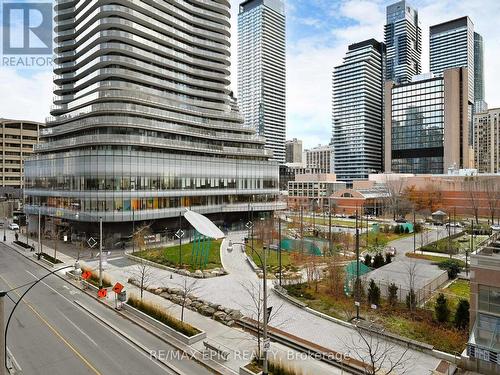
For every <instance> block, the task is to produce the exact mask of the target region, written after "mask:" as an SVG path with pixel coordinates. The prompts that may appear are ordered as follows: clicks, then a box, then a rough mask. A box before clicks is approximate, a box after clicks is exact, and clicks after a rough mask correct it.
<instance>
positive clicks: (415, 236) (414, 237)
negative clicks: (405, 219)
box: [413, 209, 417, 253]
mask: <svg viewBox="0 0 500 375" xmlns="http://www.w3.org/2000/svg"><path fill="white" fill-rule="evenodd" d="M415 216H416V215H415V209H413V253H415V252H416V251H417V231H416V230H415V228H416V219H415Z"/></svg>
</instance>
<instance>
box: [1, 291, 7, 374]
mask: <svg viewBox="0 0 500 375" xmlns="http://www.w3.org/2000/svg"><path fill="white" fill-rule="evenodd" d="M6 295H7V292H4V291H3V290H0V375H6V369H7V358H6V357H5V353H6V352H7V348H6V347H5V345H6V344H7V343H6V342H5V335H4V332H5V328H4V325H5V324H4V313H5V312H4V305H5V303H4V301H5V298H4V297H5V296H6Z"/></svg>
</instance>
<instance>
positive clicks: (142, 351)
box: [73, 300, 184, 375]
mask: <svg viewBox="0 0 500 375" xmlns="http://www.w3.org/2000/svg"><path fill="white" fill-rule="evenodd" d="M73 302H74V303H75V304H76V305H78V306H80V307H81V308H82V310H84V311H86V312H87V313H88V314H89V315H91V316H93V317H94V318H95V319H96V321H97V322H98V323H99V324H101V325H102V326H103V327H104V328H106V329H107V330H108V331H109V332H111V333H112V334H113V335H115V336H116V337H117V338H119V339H120V340H121V341H123V342H125V343H126V344H127V345H129V346H130V347H131V348H133V349H134V350H136V351H137V352H138V353H140V354H141V355H143V356H144V357H146V358H147V359H149V360H151V354H149V355H148V354H146V353H152V351H151V350H149V349H147V348H146V346H145V345H143V344H141V343H139V342H138V341H136V340H134V339H133V338H132V337H130V336H129V335H128V334H126V333H125V332H123V331H122V330H121V329H119V328H117V327H116V326H114V325H113V324H111V323H110V322H108V321H107V320H106V319H105V318H103V317H102V316H100V315H99V314H97V313H96V312H94V311H92V310H91V309H90V308H89V307H86V306H85V305H84V304H83V303H81V302H80V301H77V300H75V301H73ZM157 361H159V362H157ZM157 361H152V363H154V364H155V365H156V366H158V367H159V368H161V369H162V370H164V371H165V372H169V373H170V374H172V372H170V371H174V374H181V375H182V374H184V373H183V372H181V371H180V370H178V369H177V368H176V367H175V366H174V365H172V364H170V363H166V362H164V361H161V360H157ZM165 367H166V368H167V369H168V370H169V371H167V369H165Z"/></svg>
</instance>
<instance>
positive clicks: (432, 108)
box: [384, 68, 470, 174]
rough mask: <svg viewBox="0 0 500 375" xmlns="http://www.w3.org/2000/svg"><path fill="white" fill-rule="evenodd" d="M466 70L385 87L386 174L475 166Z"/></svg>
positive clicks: (388, 84) (456, 69) (426, 76)
mask: <svg viewBox="0 0 500 375" xmlns="http://www.w3.org/2000/svg"><path fill="white" fill-rule="evenodd" d="M467 92H468V76H467V69H466V68H453V69H447V70H445V71H444V72H443V74H442V75H441V76H433V74H432V73H429V74H422V75H419V76H415V77H414V78H413V81H412V82H409V83H405V84H400V85H395V84H394V83H393V82H391V81H387V82H386V84H385V100H386V103H385V124H384V125H385V137H384V142H385V146H384V152H385V155H384V162H385V171H386V172H391V171H392V172H396V173H423V174H428V173H430V174H441V173H446V171H447V170H448V169H456V168H469V167H470V165H469V162H470V159H469V144H468V140H467V135H468V131H469V128H468V103H467Z"/></svg>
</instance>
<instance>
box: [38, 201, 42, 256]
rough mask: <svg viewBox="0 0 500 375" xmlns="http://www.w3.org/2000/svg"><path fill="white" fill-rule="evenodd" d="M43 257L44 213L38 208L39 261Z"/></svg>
mask: <svg viewBox="0 0 500 375" xmlns="http://www.w3.org/2000/svg"><path fill="white" fill-rule="evenodd" d="M41 256H42V211H41V208H40V206H38V259H39V260H40V257H41Z"/></svg>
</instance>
